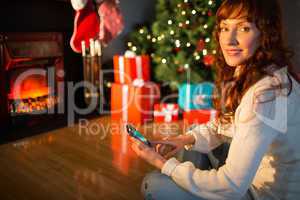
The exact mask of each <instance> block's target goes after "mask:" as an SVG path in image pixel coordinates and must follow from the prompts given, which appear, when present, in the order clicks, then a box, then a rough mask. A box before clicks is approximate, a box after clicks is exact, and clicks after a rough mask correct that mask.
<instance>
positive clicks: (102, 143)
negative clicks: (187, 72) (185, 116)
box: [0, 117, 182, 200]
mask: <svg viewBox="0 0 300 200" xmlns="http://www.w3.org/2000/svg"><path fill="white" fill-rule="evenodd" d="M49 123H51V121H50V122H49ZM120 127H122V126H121V125H120V124H117V123H114V122H111V120H110V118H109V117H101V118H98V119H94V120H89V121H87V120H81V121H80V122H79V123H78V124H76V125H74V126H72V127H65V128H61V129H57V130H54V131H50V132H47V133H44V134H40V135H37V136H33V137H30V138H26V139H22V140H19V141H16V142H13V143H9V144H4V145H1V146H0V199H1V200H35V199H37V200H50V199H51V200H61V199H62V200H75V199H76V200H93V199H95V200H96V199H97V200H99V199H118V200H122V199H124V200H125V199H128V200H135V199H142V197H141V194H140V184H141V181H142V179H143V177H144V176H145V174H146V173H148V172H150V171H152V170H154V168H153V167H152V166H150V165H148V164H147V163H145V162H144V161H142V160H140V159H139V158H138V157H137V156H136V155H135V153H134V152H133V151H132V150H131V148H130V141H129V140H128V138H127V135H126V133H125V132H123V131H122V128H120ZM139 128H140V130H141V132H143V134H145V135H146V136H147V137H149V138H160V137H162V136H166V135H169V134H179V133H180V132H181V130H182V125H180V123H176V124H168V125H167V124H160V125H159V124H147V125H144V126H142V127H139Z"/></svg>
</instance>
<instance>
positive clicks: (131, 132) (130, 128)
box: [126, 124, 151, 147]
mask: <svg viewBox="0 0 300 200" xmlns="http://www.w3.org/2000/svg"><path fill="white" fill-rule="evenodd" d="M126 129H127V132H128V134H129V135H130V136H131V137H134V138H136V139H138V140H139V141H141V142H143V143H144V144H146V145H148V146H149V147H151V143H150V142H149V141H148V140H147V139H146V138H145V137H144V136H143V135H142V134H141V133H140V132H139V131H137V130H136V129H135V128H134V127H133V126H132V125H130V124H127V125H126Z"/></svg>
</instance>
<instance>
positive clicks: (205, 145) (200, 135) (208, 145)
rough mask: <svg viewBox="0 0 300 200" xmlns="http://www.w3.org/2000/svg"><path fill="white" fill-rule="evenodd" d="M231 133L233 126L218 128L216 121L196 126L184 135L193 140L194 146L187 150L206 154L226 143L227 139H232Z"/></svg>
mask: <svg viewBox="0 0 300 200" xmlns="http://www.w3.org/2000/svg"><path fill="white" fill-rule="evenodd" d="M233 132H234V125H233V124H228V125H226V126H225V125H223V126H220V125H218V123H217V122H216V121H210V122H208V123H206V124H201V125H198V126H196V127H195V128H193V129H192V130H190V131H188V132H187V133H186V134H191V135H193V136H194V138H195V144H194V145H193V146H192V147H191V148H188V150H194V151H199V152H201V153H208V152H210V151H212V150H213V149H215V148H216V147H218V146H219V145H220V144H222V143H224V142H225V141H228V138H231V137H232V134H233Z"/></svg>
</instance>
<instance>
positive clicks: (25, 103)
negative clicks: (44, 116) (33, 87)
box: [10, 95, 57, 114]
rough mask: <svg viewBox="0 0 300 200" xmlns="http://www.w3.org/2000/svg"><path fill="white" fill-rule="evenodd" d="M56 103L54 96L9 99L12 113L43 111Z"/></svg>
mask: <svg viewBox="0 0 300 200" xmlns="http://www.w3.org/2000/svg"><path fill="white" fill-rule="evenodd" d="M56 104H57V99H56V98H55V97H48V95H46V96H42V97H37V98H29V99H19V100H12V101H10V112H11V113H12V114H14V113H15V114H21V113H34V112H44V111H47V110H48V109H49V108H52V107H53V106H55V105H56Z"/></svg>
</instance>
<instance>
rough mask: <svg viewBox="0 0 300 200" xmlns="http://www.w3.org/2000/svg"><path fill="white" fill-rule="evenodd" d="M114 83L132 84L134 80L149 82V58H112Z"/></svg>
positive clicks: (143, 56) (145, 56)
mask: <svg viewBox="0 0 300 200" xmlns="http://www.w3.org/2000/svg"><path fill="white" fill-rule="evenodd" d="M114 78H115V82H116V83H124V84H125V83H126V84H128V83H132V82H133V81H134V80H135V79H142V80H144V81H145V82H147V81H149V80H150V58H149V56H147V55H142V56H134V57H126V56H119V55H116V56H114Z"/></svg>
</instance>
